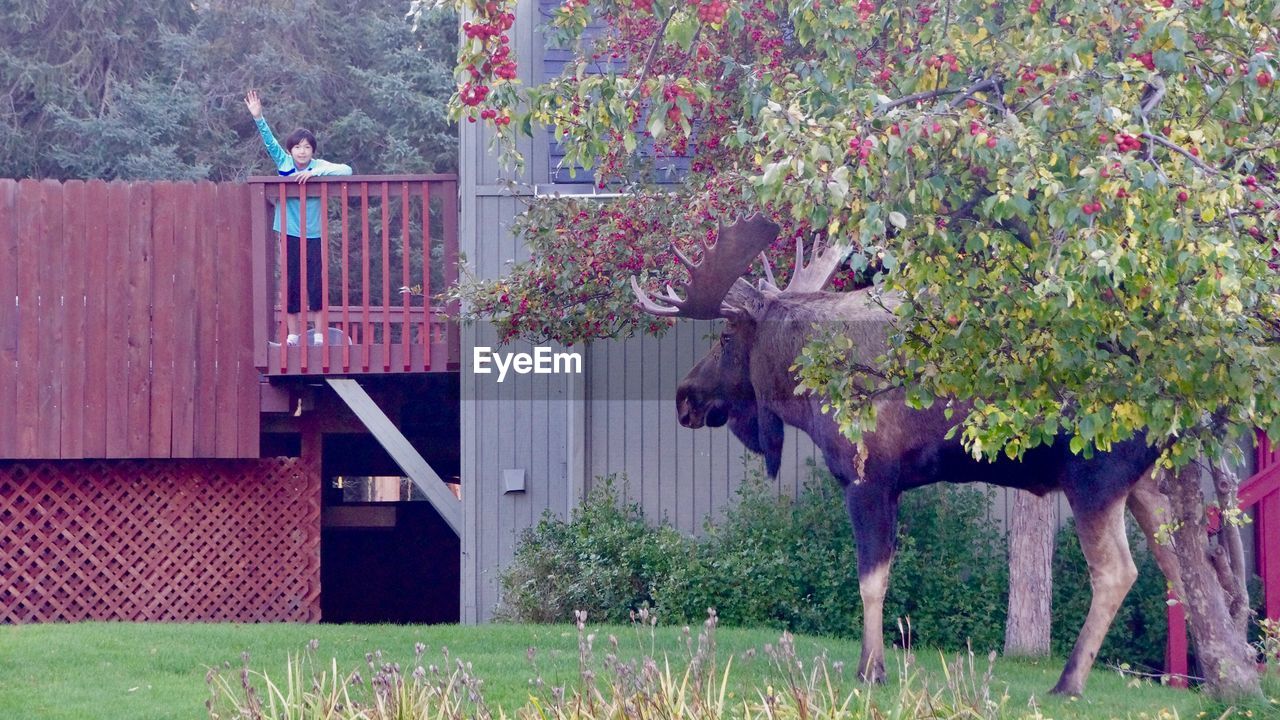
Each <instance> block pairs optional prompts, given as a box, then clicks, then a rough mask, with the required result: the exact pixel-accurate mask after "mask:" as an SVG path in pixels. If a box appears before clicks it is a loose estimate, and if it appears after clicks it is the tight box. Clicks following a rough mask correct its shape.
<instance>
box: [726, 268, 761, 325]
mask: <svg viewBox="0 0 1280 720" xmlns="http://www.w3.org/2000/svg"><path fill="white" fill-rule="evenodd" d="M764 301H765V298H764V293H762V292H760V290H759V289H758V288H757V287H756V286H754V285H752V284H751V283H749V282H747V281H746V280H745V279H743V278H738V279H737V281H736V282H734V283H733V286H732V287H730V288H729V292H728V293H726V294H725V297H724V300H723V301H722V302H721V303H720V315H721V317H724V318H726V319H729V320H739V321H741V320H751V319H755V318H757V317H759V316H760V312H761V311H762V310H763V309H764Z"/></svg>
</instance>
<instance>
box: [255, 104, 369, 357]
mask: <svg viewBox="0 0 1280 720" xmlns="http://www.w3.org/2000/svg"><path fill="white" fill-rule="evenodd" d="M244 104H245V105H246V106H248V108H249V114H250V115H252V116H253V122H254V123H255V124H256V125H257V126H258V133H259V134H260V135H262V142H263V144H264V145H266V147H267V154H268V155H270V156H271V160H272V162H274V163H275V164H276V170H277V171H278V172H279V173H280V174H281V175H283V176H286V177H292V178H295V179H296V180H297V182H298V184H299V185H303V184H306V182H307V180H308V179H309V178H312V177H314V176H316V175H350V174H351V167H350V166H349V165H342V164H340V163H331V162H327V161H325V160H321V159H319V158H316V157H314V155H315V152H316V150H317V149H318V148H317V144H316V136H315V135H314V134H312V132H311V131H310V130H307V129H306V128H298V129H297V130H294V131H293V132H292V133H289V137H287V138H285V141H284V147H283V148H282V147H280V143H279V142H277V141H276V137H275V135H273V134H272V133H271V127H270V126H269V125H267V121H266V119H265V118H263V117H262V101H261V100H260V99H259V98H258V92H257V91H256V90H250V91H249V92H248V93H247V94H246V95H245V98H244ZM286 151H287V152H286ZM298 205H299V202H298V198H289V199H288V200H286V201H285V215H286V223H287V225H286V227H287V232H286V238H285V264H286V269H285V270H283V271H282V272H281V275H283V276H285V277H288V279H289V281H288V282H289V288H288V290H289V292H288V297H287V298H286V303H285V304H286V307H285V313H286V316H285V324H286V325H287V326H288V328H289V339H288V342H289V344H295V343H298V342H299V334H300V332H301V331H302V330H304V329H305V327H303V326H302V318H301V312H302V298H301V295H302V293H301V287H300V286H301V284H302V273H301V264H302V262H301V258H300V255H301V244H302V242H301V240H299V237H300V236H301V234H302V233H301V232H300V231H299V227H300V226H301V223H300V222H299V208H298ZM306 207H307V310H308V313H307V319H308V320H309V322H310V324H311V325H312V326H316V325H317V324H318V311H319V310H320V307H321V303H322V302H323V301H324V298H322V297H321V289H320V288H321V282H320V281H321V278H320V275H321V273H322V272H323V269H322V266H321V263H320V253H322V252H324V248H322V247H320V228H321V223H323V222H324V221H325V216H324V208H322V207H320V200H319V198H316V199H313V200H310V201H308V202H307V204H306ZM272 216H273V217H274V222H273V224H272V229H273V230H275V231H276V232H281V229H280V211H279V209H277V210H276V212H274V213H272Z"/></svg>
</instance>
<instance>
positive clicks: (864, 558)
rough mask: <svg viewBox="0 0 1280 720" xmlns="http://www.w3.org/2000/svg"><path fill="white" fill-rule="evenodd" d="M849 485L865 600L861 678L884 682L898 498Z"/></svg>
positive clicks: (865, 483)
mask: <svg viewBox="0 0 1280 720" xmlns="http://www.w3.org/2000/svg"><path fill="white" fill-rule="evenodd" d="M872 485H873V484H872V483H870V482H868V481H865V480H864V481H863V482H862V483H849V485H848V486H847V489H846V490H845V504H846V506H847V507H848V509H849V520H850V522H852V524H853V535H854V538H855V539H856V540H857V543H858V592H859V594H860V595H861V596H862V656H861V658H859V660H858V677H859V678H861V679H863V680H866V681H867V682H884V680H885V672H884V596H885V593H886V592H887V591H888V589H889V567H890V565H892V564H893V553H894V551H895V550H896V549H897V538H898V532H897V525H898V495H897V493H896V492H893V491H891V490H885V489H882V488H876V487H872Z"/></svg>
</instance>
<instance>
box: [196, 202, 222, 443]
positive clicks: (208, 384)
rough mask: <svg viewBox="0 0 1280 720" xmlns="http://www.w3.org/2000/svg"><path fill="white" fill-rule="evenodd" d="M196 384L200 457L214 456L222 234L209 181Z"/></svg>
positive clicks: (199, 249)
mask: <svg viewBox="0 0 1280 720" xmlns="http://www.w3.org/2000/svg"><path fill="white" fill-rule="evenodd" d="M193 192H194V193H195V198H196V278H197V281H196V309H195V313H196V324H195V331H196V338H195V340H196V355H195V359H196V376H195V377H196V385H195V425H194V432H195V443H194V445H193V452H194V454H195V456H196V457H200V458H209V457H214V455H215V448H216V431H215V428H216V427H217V412H218V396H217V379H216V376H217V370H216V365H217V352H218V301H219V297H218V295H219V293H218V268H217V264H216V263H215V262H214V253H215V250H216V248H217V242H218V234H217V225H216V224H215V217H214V213H215V212H216V208H215V206H214V201H215V200H216V199H217V186H216V185H214V184H213V183H212V182H209V181H208V180H205V181H202V182H199V183H196V185H195V187H194V190H193Z"/></svg>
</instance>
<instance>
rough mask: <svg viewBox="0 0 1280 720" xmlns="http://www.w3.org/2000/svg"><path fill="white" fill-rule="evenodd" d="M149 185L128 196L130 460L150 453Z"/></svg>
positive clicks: (135, 184) (137, 187) (134, 185)
mask: <svg viewBox="0 0 1280 720" xmlns="http://www.w3.org/2000/svg"><path fill="white" fill-rule="evenodd" d="M151 225H152V222H151V184H150V183H134V184H133V189H132V190H131V192H130V196H129V255H130V263H129V275H128V278H129V280H128V282H129V296H130V300H129V306H130V307H129V341H128V344H129V350H128V354H129V402H128V406H129V450H128V452H129V457H135V458H145V457H147V455H148V453H150V452H151Z"/></svg>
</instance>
